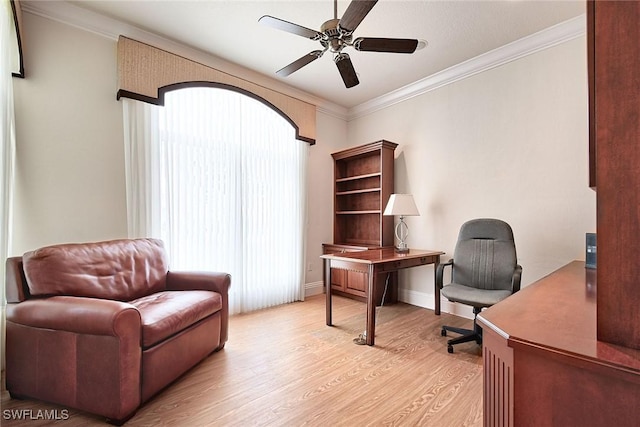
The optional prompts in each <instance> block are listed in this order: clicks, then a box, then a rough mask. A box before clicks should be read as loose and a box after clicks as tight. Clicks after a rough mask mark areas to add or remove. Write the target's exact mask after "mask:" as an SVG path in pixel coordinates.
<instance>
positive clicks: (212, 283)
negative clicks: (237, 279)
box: [167, 271, 231, 298]
mask: <svg viewBox="0 0 640 427" xmlns="http://www.w3.org/2000/svg"><path fill="white" fill-rule="evenodd" d="M230 286H231V275H230V274H227V273H217V272H211V273H209V272H202V273H200V272H190V271H169V272H168V273H167V290H168V291H193V290H199V291H214V292H217V293H219V294H220V295H222V297H223V298H226V297H227V295H228V293H229V287H230Z"/></svg>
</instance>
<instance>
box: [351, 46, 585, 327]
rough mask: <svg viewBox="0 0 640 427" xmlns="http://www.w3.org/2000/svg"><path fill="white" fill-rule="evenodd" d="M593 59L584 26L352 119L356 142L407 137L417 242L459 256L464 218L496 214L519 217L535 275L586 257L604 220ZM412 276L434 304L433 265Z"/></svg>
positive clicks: (404, 169) (415, 292)
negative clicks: (594, 168) (597, 181)
mask: <svg viewBox="0 0 640 427" xmlns="http://www.w3.org/2000/svg"><path fill="white" fill-rule="evenodd" d="M586 70H587V67H586V42H585V38H584V37H581V38H578V39H574V40H573V41H570V42H566V43H563V44H561V45H558V46H555V47H553V48H549V49H546V50H543V51H541V52H538V53H536V54H533V55H530V56H526V57H524V58H522V59H519V60H517V61H514V62H510V63H508V64H506V65H503V66H500V67H498V68H494V69H492V70H489V71H486V72H483V73H481V74H477V75H475V76H472V77H469V78H466V79H464V80H461V81H458V82H456V83H453V84H450V85H448V86H445V87H442V88H439V89H436V90H434V91H431V92H428V93H426V94H423V95H421V96H418V97H415V98H412V99H410V100H408V101H405V102H402V103H399V104H396V105H394V106H392V107H389V108H386V109H384V110H382V111H378V112H376V113H373V114H370V115H368V116H365V117H362V118H359V119H356V120H354V121H352V122H350V123H349V126H348V139H349V142H350V143H351V144H353V145H358V144H363V143H367V142H370V141H375V140H378V139H388V140H390V141H393V142H396V143H398V144H400V145H399V147H398V148H397V149H396V164H395V167H396V176H395V178H396V192H398V193H405V192H406V193H412V194H413V195H414V197H415V200H416V204H417V205H418V209H419V210H420V213H421V216H419V217H409V218H408V219H407V224H408V225H409V228H410V236H409V239H408V243H409V245H410V246H411V247H415V248H423V249H436V250H442V251H445V252H447V254H446V255H445V256H443V259H444V260H447V259H449V258H450V257H452V255H453V249H454V246H455V242H456V238H457V234H458V230H459V228H460V226H461V225H462V223H463V222H465V221H466V220H468V219H472V218H476V217H496V218H501V219H504V220H505V221H507V222H509V223H510V224H511V226H512V227H513V230H514V234H515V239H516V246H517V251H518V258H519V262H520V264H521V265H522V266H523V270H524V271H523V278H522V279H523V285H525V286H526V285H527V284H530V283H531V282H533V281H535V280H537V279H539V278H541V277H543V276H544V275H546V274H548V273H550V272H551V271H553V270H555V269H557V268H558V267H560V266H561V265H564V264H565V263H567V262H569V261H571V260H574V259H584V246H585V242H584V241H585V233H586V232H594V231H595V224H596V221H595V213H596V212H595V200H596V199H595V193H594V192H593V191H592V190H591V189H589V187H588V113H587V111H588V110H587V76H586ZM401 281H402V288H401V292H400V296H401V299H402V300H404V301H409V302H412V303H414V304H417V305H422V306H426V307H431V308H432V307H433V302H434V300H433V269H432V268H421V269H412V270H411V271H410V272H408V273H405V274H403V275H402V276H401ZM443 309H445V310H453V311H454V312H458V311H457V309H456V308H454V307H453V306H451V305H447V304H444V305H443ZM460 313H464V314H465V315H468V314H469V313H470V312H469V311H468V310H466V309H465V310H463V311H461V312H460Z"/></svg>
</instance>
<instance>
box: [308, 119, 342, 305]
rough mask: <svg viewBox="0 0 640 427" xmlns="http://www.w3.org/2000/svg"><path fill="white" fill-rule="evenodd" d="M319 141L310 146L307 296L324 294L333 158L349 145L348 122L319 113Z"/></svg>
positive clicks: (317, 121) (329, 230)
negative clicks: (325, 248)
mask: <svg viewBox="0 0 640 427" xmlns="http://www.w3.org/2000/svg"><path fill="white" fill-rule="evenodd" d="M316 127H317V142H316V144H315V145H313V146H311V147H310V148H309V168H308V170H309V186H308V191H309V194H308V197H307V200H308V213H309V214H308V218H307V266H306V268H307V275H306V284H307V292H306V294H307V295H313V294H317V293H321V292H322V291H323V288H322V286H323V283H322V262H321V261H322V260H321V259H320V255H322V243H331V242H333V157H331V153H333V152H335V151H340V150H342V149H343V148H345V147H346V146H348V141H347V123H346V121H344V120H343V119H341V118H336V117H334V116H332V115H330V114H327V113H323V112H318V113H317V114H316Z"/></svg>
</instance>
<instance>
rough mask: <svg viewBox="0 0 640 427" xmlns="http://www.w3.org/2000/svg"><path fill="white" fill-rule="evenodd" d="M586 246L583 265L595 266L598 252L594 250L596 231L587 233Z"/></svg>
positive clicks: (587, 266)
mask: <svg viewBox="0 0 640 427" xmlns="http://www.w3.org/2000/svg"><path fill="white" fill-rule="evenodd" d="M586 243H587V245H586V246H587V247H586V255H585V258H584V259H585V261H584V266H585V267H586V268H596V264H597V262H596V258H597V255H598V252H597V250H596V233H587V242H586Z"/></svg>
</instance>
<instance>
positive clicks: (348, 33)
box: [258, 0, 418, 88]
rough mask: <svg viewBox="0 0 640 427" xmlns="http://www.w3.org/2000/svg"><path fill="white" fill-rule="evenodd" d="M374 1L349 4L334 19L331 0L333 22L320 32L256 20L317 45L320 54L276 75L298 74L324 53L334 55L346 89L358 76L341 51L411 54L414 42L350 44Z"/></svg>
mask: <svg viewBox="0 0 640 427" xmlns="http://www.w3.org/2000/svg"><path fill="white" fill-rule="evenodd" d="M377 2H378V0H372V1H367V0H352V1H351V3H349V6H348V7H347V10H346V11H345V12H344V15H342V18H340V19H338V0H334V6H333V19H330V20H328V21H326V22H325V23H324V24H322V26H321V27H320V31H315V30H311V29H309V28H306V27H303V26H300V25H298V24H294V23H291V22H288V21H284V20H282V19H279V18H274V17H273V16H269V15H265V16H263V17H262V18H260V19H258V22H260V23H261V24H264V25H266V26H268V27H271V28H275V29H278V30H282V31H286V32H289V33H292V34H295V35H298V36H302V37H305V38H308V39H311V40H314V41H319V42H320V44H321V45H322V50H314V51H312V52H309V53H308V54H306V55H304V56H303V57H301V58H299V59H297V60H295V61H293V62H292V63H291V64H289V65H287V66H286V67H284V68H282V69H280V70H278V71H276V74H277V75H279V76H281V77H286V76H288V75H289V74H291V73H293V72H295V71H298V70H299V69H300V68H302V67H304V66H305V65H308V64H310V63H311V62H313V61H315V60H316V59H318V58H320V57H321V56H322V55H324V53H325V52H326V51H327V50H330V51H331V53H333V54H334V57H333V61H334V62H335V63H336V66H337V67H338V71H339V72H340V76H341V77H342V81H343V82H344V85H345V86H346V87H347V88H350V87H353V86H356V85H357V84H358V83H360V82H359V81H358V76H357V75H356V71H355V69H354V68H353V63H352V62H351V58H349V55H348V54H347V53H344V52H343V51H342V50H343V49H344V48H345V47H353V48H354V49H355V50H358V51H364V52H390V53H413V52H415V50H416V48H417V47H418V40H416V39H388V38H377V37H358V38H356V39H355V40H353V32H354V31H355V30H356V28H358V25H360V22H362V20H363V19H364V17H365V16H367V14H368V13H369V12H370V11H371V9H373V6H375V4H376V3H377Z"/></svg>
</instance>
